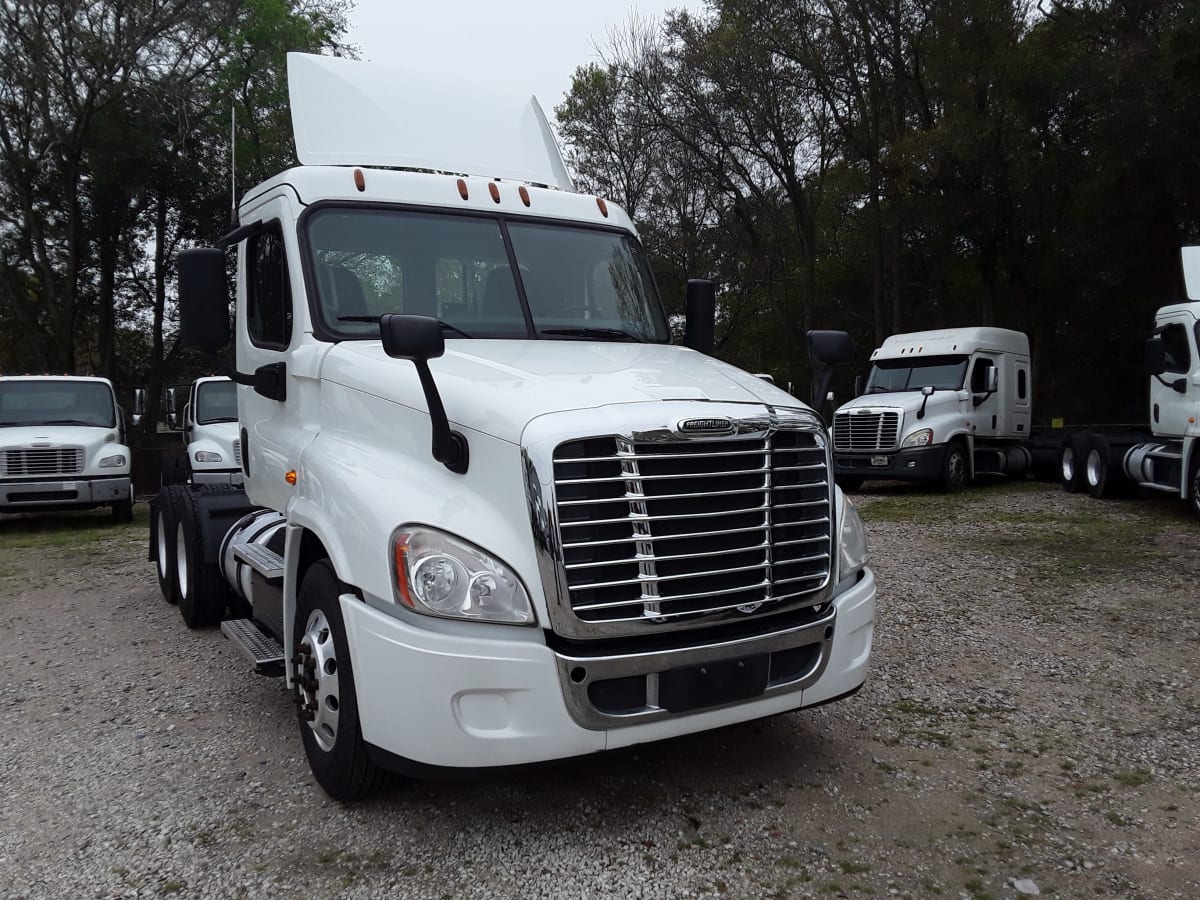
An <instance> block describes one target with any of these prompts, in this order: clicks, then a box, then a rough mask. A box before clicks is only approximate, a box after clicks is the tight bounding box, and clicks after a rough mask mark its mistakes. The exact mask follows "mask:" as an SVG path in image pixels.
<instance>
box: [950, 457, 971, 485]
mask: <svg viewBox="0 0 1200 900" xmlns="http://www.w3.org/2000/svg"><path fill="white" fill-rule="evenodd" d="M949 469H950V483H951V484H955V485H958V484H964V483H965V482H966V480H967V458H966V457H965V456H964V455H963V454H962V453H951V454H950V465H949Z"/></svg>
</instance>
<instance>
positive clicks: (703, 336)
mask: <svg viewBox="0 0 1200 900" xmlns="http://www.w3.org/2000/svg"><path fill="white" fill-rule="evenodd" d="M716 321H717V286H716V285H715V284H713V283H712V282H711V281H708V280H706V279H703V278H690V279H688V283H687V319H686V322H685V324H684V332H683V344H684V346H685V347H691V348H692V349H693V350H698V351H700V352H701V353H707V354H708V355H709V356H711V355H712V352H713V345H714V336H713V335H714V331H715V329H716Z"/></svg>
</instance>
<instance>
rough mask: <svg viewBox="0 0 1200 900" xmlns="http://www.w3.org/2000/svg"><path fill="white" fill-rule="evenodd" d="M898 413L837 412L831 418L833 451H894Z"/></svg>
mask: <svg viewBox="0 0 1200 900" xmlns="http://www.w3.org/2000/svg"><path fill="white" fill-rule="evenodd" d="M899 436H900V413H899V412H897V411H895V410H889V411H887V412H858V413H852V412H839V413H837V414H835V415H834V417H833V449H834V450H895V449H896V441H897V440H898V439H899Z"/></svg>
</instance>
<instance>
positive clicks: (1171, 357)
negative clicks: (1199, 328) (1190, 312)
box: [1162, 325, 1192, 373]
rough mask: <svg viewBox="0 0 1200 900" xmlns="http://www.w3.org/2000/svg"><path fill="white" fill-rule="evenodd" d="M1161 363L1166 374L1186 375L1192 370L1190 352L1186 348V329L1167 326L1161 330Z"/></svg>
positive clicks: (1178, 326)
mask: <svg viewBox="0 0 1200 900" xmlns="http://www.w3.org/2000/svg"><path fill="white" fill-rule="evenodd" d="M1162 342H1163V356H1164V359H1163V362H1164V363H1165V365H1166V370H1167V371H1168V372H1181V373H1186V372H1188V371H1190V370H1191V368H1192V352H1191V348H1190V347H1188V333H1187V329H1186V328H1185V327H1184V326H1182V325H1168V326H1166V327H1165V328H1163V330H1162Z"/></svg>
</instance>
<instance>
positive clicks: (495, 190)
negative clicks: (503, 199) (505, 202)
mask: <svg viewBox="0 0 1200 900" xmlns="http://www.w3.org/2000/svg"><path fill="white" fill-rule="evenodd" d="M488 193H489V194H491V195H492V199H493V200H495V201H496V202H497V203H499V202H500V188H499V187H497V186H496V182H494V181H489V182H488Z"/></svg>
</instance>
